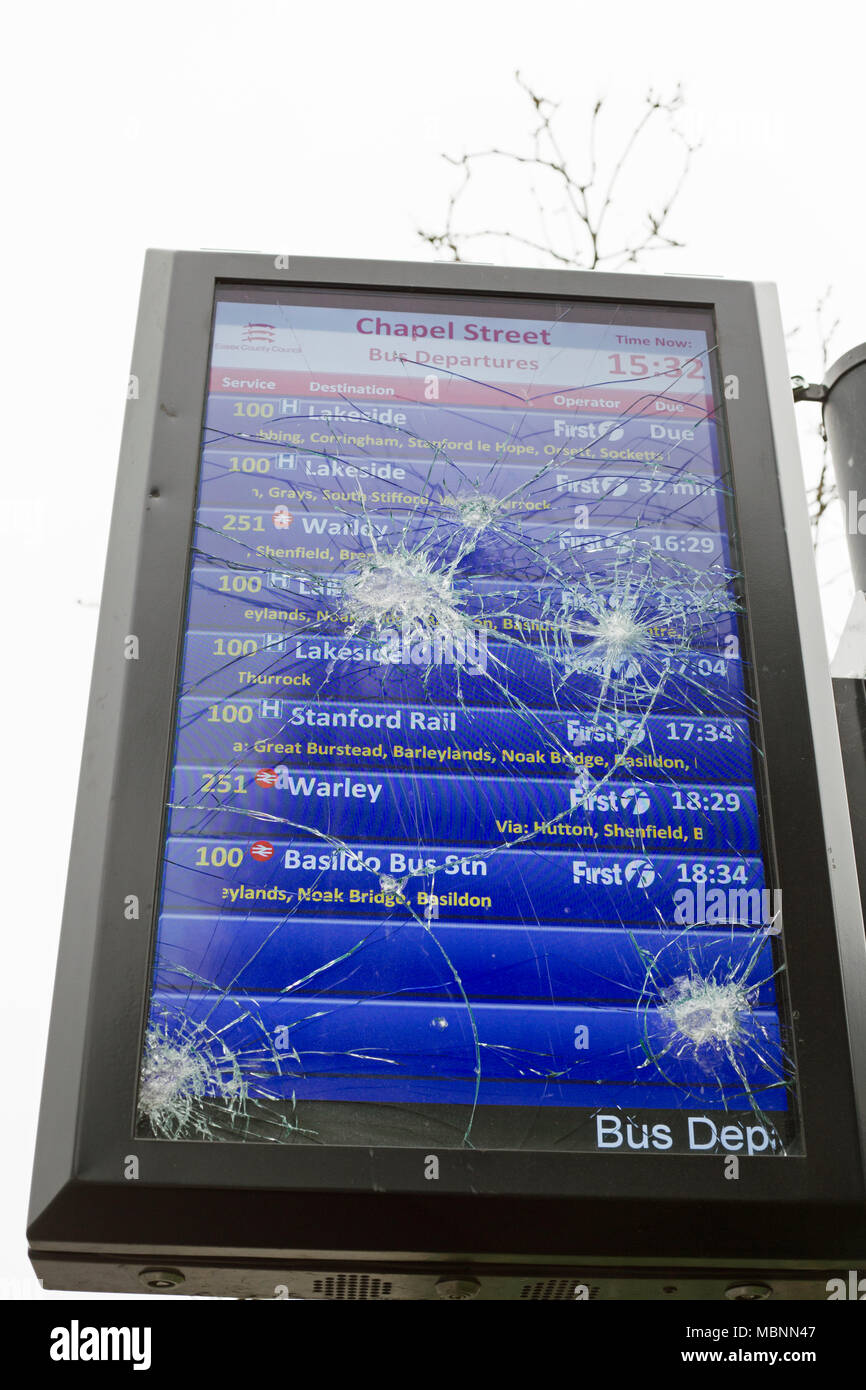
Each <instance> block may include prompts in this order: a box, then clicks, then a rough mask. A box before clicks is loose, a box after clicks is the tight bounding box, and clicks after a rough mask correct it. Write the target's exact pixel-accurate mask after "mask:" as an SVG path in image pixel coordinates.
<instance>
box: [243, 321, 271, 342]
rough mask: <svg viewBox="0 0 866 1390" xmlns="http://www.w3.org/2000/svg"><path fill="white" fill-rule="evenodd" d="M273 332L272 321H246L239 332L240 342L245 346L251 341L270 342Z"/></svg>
mask: <svg viewBox="0 0 866 1390" xmlns="http://www.w3.org/2000/svg"><path fill="white" fill-rule="evenodd" d="M275 332H276V329H275V328H274V325H273V324H272V323H248V324H247V326H246V328H245V329H244V331H243V333H242V334H241V342H242V343H243V344H244V345H245V346H247V345H248V344H252V343H272V342H273V341H274V333H275Z"/></svg>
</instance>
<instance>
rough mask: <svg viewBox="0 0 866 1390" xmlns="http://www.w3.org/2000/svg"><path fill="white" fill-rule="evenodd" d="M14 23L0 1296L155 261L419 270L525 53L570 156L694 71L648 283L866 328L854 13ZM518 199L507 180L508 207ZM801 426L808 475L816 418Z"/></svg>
mask: <svg viewBox="0 0 866 1390" xmlns="http://www.w3.org/2000/svg"><path fill="white" fill-rule="evenodd" d="M4 29H5V37H6V39H7V49H6V54H5V59H4V68H5V71H4V73H3V78H2V82H0V88H2V102H3V105H4V106H5V107H6V110H5V112H4V119H3V130H4V132H5V137H6V151H5V165H6V168H5V171H4V176H3V186H4V190H5V192H6V194H7V199H6V208H7V211H6V214H5V217H4V222H3V230H2V235H3V237H4V239H5V241H6V243H7V245H6V249H5V257H4V265H5V267H6V277H5V283H4V303H5V308H6V312H5V325H4V328H3V330H2V334H0V352H2V359H3V360H2V379H3V382H4V384H5V386H6V390H7V400H6V404H5V408H4V414H3V421H4V444H5V456H6V457H5V466H4V468H3V472H2V481H0V528H2V532H3V555H4V562H5V563H6V565H7V566H8V573H7V574H6V575H4V582H3V584H2V588H0V594H2V600H0V602H2V604H3V633H4V652H5V663H4V665H5V669H6V679H5V681H4V685H3V699H4V701H5V703H6V705H7V707H8V710H4V713H5V714H6V719H5V726H6V727H7V729H8V730H9V731H10V736H9V741H8V745H7V753H6V756H5V758H4V771H5V778H6V782H5V785H6V795H5V797H4V798H3V815H4V819H5V822H6V824H5V827H4V830H5V833H4V834H3V837H2V842H3V845H4V849H5V850H6V851H7V854H8V864H7V866H6V867H5V869H4V894H3V896H4V902H5V904H6V906H7V913H6V924H7V925H6V945H5V952H6V955H5V959H6V961H7V962H8V966H7V973H6V981H7V988H6V990H5V991H4V1008H3V1010H2V1026H3V1028H4V1031H5V1032H6V1033H7V1035H8V1036H7V1038H6V1039H5V1041H6V1051H5V1055H6V1057H7V1058H13V1059H14V1061H13V1062H12V1063H10V1064H9V1065H7V1068H6V1077H5V1084H6V1087H7V1091H6V1095H5V1097H4V1106H3V1111H4V1115H5V1116H6V1117H7V1122H8V1120H9V1119H10V1118H11V1117H14V1126H13V1133H12V1134H11V1135H10V1136H8V1137H6V1138H4V1163H5V1164H6V1170H5V1172H4V1174H3V1179H4V1180H3V1182H2V1183H0V1194H2V1213H0V1297H3V1296H6V1297H31V1296H33V1294H34V1292H36V1293H38V1290H37V1289H36V1286H35V1284H33V1283H32V1276H31V1275H30V1274H29V1266H28V1265H27V1262H26V1257H25V1243H24V1223H25V1210H26V1194H27V1187H28V1184H29V1169H30V1163H31V1158H32V1143H33V1131H34V1126H35V1116H36V1109H37V1104H38V1096H39V1087H40V1080H41V1069H42V1061H43V1052H44V1038H45V1031H46V1027H47V1017H48V1009H49V1004H50V991H51V980H52V976H53V968H54V957H55V953H56V944H57V933H58V929H59V922H60V914H61V906H62V895H63V887H64V881H65V874H66V860H67V854H68V847H69V837H70V833H71V822H72V810H73V805H74V797H75V790H76V783H77V776H78V760H79V757H80V750H81V738H82V732H83V725H84V714H85V707H86V699H87V690H88V685H89V679H90V662H91V657H92V646H93V639H94V635H95V627H96V617H97V604H98V601H99V594H100V587H101V581H102V567H103V562H104V552H105V544H106V535H107V525H108V517H109V511H110V505H111V498H112V491H113V486H114V473H115V468H116V460H117V450H118V445H119V440H120V429H121V421H122V414H123V409H124V404H125V388H126V378H127V374H128V365H129V355H130V348H131V343H132V336H133V329H134V325H135V314H136V304H137V297H138V289H139V280H140V273H141V263H142V257H143V253H144V249H145V248H146V247H147V246H165V247H185V248H198V247H224V248H232V249H238V250H244V249H250V250H262V251H268V252H272V253H278V252H282V253H290V254H310V255H321V254H327V255H335V256H339V255H346V256H361V257H363V256H369V257H382V258H391V257H393V258H398V259H406V260H411V259H416V260H417V259H428V258H429V255H428V252H427V251H426V249H425V247H424V246H423V245H422V243H421V242H420V241H419V239H418V237H417V233H416V229H417V227H418V226H424V227H432V228H433V229H436V227H438V226H439V225H441V222H442V215H443V211H444V203H445V199H446V197H447V194H448V192H449V191H450V189H451V188H452V187H453V184H454V176H453V171H451V170H449V169H448V167H447V165H446V164H445V163H444V162H443V161H442V160H441V159H440V158H439V155H440V152H441V151H443V150H446V151H448V152H450V153H452V154H460V153H462V152H463V150H464V149H466V148H467V147H469V148H472V147H474V148H481V147H484V146H487V145H489V144H491V143H496V144H499V145H512V146H514V145H516V144H517V143H518V142H520V141H525V139H526V132H527V130H528V123H527V106H526V101H525V98H523V97H522V96H521V94H520V92H519V91H518V89H517V87H516V85H515V83H514V80H513V77H512V73H513V70H514V69H515V68H516V67H519V68H520V69H521V70H522V72H523V73H524V75H525V77H526V78H527V80H528V81H529V82H530V83H532V84H533V85H534V86H535V87H536V89H538V90H539V91H541V92H542V93H544V94H546V95H549V96H551V97H554V98H556V99H558V100H561V101H562V103H563V117H564V121H563V127H562V129H563V130H564V131H566V132H567V131H568V130H569V129H570V131H571V132H572V133H571V136H569V135H568V134H566V135H565V142H566V146H567V151H568V152H570V151H571V150H574V152H575V157H576V159H577V161H578V165H579V162H580V154H581V152H582V150H583V149H584V144H583V138H584V136H585V132H586V124H587V114H588V112H589V110H590V109H591V106H592V104H593V102H594V101H595V99H596V97H597V96H606V98H607V99H608V102H609V122H610V123H609V125H608V126H607V127H606V130H607V132H608V136H607V138H608V139H609V140H610V144H609V145H607V144H605V145H603V146H602V152H604V150H605V149H609V148H613V147H614V146H615V145H616V144H617V143H618V142H620V141H621V140H622V139H623V138H624V137H625V135H626V134H627V132H628V130H629V129H630V122H632V120H633V118H634V115H635V113H636V112H637V111H638V110H639V106H640V101H641V99H642V97H643V95H644V93H645V91H646V89H647V88H648V87H649V86H650V85H652V86H653V87H654V88H656V89H657V90H659V91H661V92H662V93H666V92H670V91H671V90H672V89H673V87H674V86H675V85H676V83H677V82H682V83H683V84H684V88H685V94H686V100H687V109H686V113H685V117H684V120H685V124H686V126H687V128H688V131H689V133H690V134H691V135H692V136H693V137H697V136H700V137H702V139H703V148H702V150H701V152H700V154H699V155H698V157H697V159H696V163H695V167H694V172H693V174H692V175H691V177H690V180H689V182H688V183H687V185H686V188H685V191H684V193H683V195H682V198H681V201H680V202H679V204H678V205H677V211H676V214H675V216H674V219H673V221H672V223H671V231H672V232H673V233H674V234H675V235H676V236H677V237H678V238H679V239H681V240H683V241H684V242H686V243H687V249H685V250H682V251H677V252H676V253H670V254H667V255H665V256H662V257H658V258H655V259H653V260H652V261H650V262H647V264H646V268H647V269H657V270H672V271H679V272H681V273H689V272H693V273H696V274H700V273H708V274H718V275H724V276H730V277H736V278H743V279H767V280H774V281H776V282H777V283H778V285H779V288H780V293H781V298H782V307H783V314H784V317H785V321H786V325H787V326H788V327H789V328H794V327H795V326H797V325H801V330H800V333H799V334H798V335H797V336H796V337H795V338H794V339H793V340H792V349H791V369H792V371H798V372H802V373H803V374H805V375H808V376H812V377H815V376H819V375H820V346H819V337H818V335H817V334H816V332H815V330H814V306H815V303H816V301H817V299H818V298H819V296H820V295H821V294H822V293H823V292H824V290H825V289H826V287H827V286H828V285H832V286H833V299H832V311H831V315H830V317H831V318H832V317H834V316H838V317H839V318H840V320H841V323H840V327H839V329H838V331H837V334H836V336H835V338H834V339H833V343H832V346H831V359H832V358H834V357H836V356H838V355H839V354H840V353H841V352H842V351H844V350H845V349H847V348H849V347H851V346H853V345H854V344H856V343H858V342H861V341H862V340H863V339H864V338H866V280H864V276H863V273H862V266H861V254H862V252H861V248H862V242H863V226H864V222H866V218H864V210H866V193H864V181H863V178H862V154H861V146H862V134H861V132H862V102H863V98H862V92H863V74H862V65H863V58H862V55H863V53H864V51H866V33H864V30H866V22H864V19H863V17H862V15H858V13H857V11H856V9H855V7H854V6H851V5H844V4H841V3H838V0H825V3H824V4H823V5H821V6H820V8H818V9H816V8H815V6H814V5H807V4H802V3H799V4H797V3H794V4H791V3H786V4H782V3H778V0H777V2H776V3H772V4H768V3H764V4H760V5H758V4H755V3H754V2H752V3H749V4H743V3H737V2H735V3H728V4H726V5H723V6H714V7H708V6H706V5H701V4H696V3H694V0H690V3H688V4H684V3H680V0H676V3H665V4H664V5H646V4H644V3H635V0H620V3H619V4H617V5H615V6H611V5H608V6H598V7H596V11H595V12H592V11H591V10H590V8H589V7H588V6H586V5H580V6H576V5H574V4H573V3H570V2H569V0H566V2H565V3H549V2H548V0H534V3H533V4H532V6H531V7H527V6H525V5H523V6H514V5H509V4H507V3H506V0H500V3H498V4H489V3H467V0H461V3H460V4H455V3H452V0H437V3H435V4H432V5H412V4H408V3H406V0H403V3H396V4H392V3H377V2H376V0H372V3H368V4H358V3H344V2H343V0H341V2H340V3H331V4H320V5H318V6H311V7H306V6H303V7H302V6H298V5H293V4H290V3H282V4H280V3H266V2H265V0H246V2H245V3H244V4H243V5H239V4H237V3H231V4H227V3H224V0H207V3H201V0H194V2H193V3H183V4H178V3H177V0H174V3H165V0H149V3H148V4H146V5H141V6H123V5H117V4H107V3H94V2H93V0H91V3H87V2H86V0H85V2H84V3H80V4H77V5H75V6H70V5H66V4H48V5H43V6H41V7H38V8H37V7H35V6H34V7H25V6H15V7H14V10H13V11H12V12H11V13H10V14H8V15H7V16H6V18H5V20H4ZM670 158H671V153H670V148H669V147H668V146H666V145H664V144H662V145H660V146H659V147H658V148H657V149H656V150H655V151H654V155H653V157H651V158H648V159H647V160H646V161H645V162H643V163H642V165H641V166H640V167H639V168H637V169H635V170H634V172H633V177H632V179H631V182H630V183H629V185H628V186H629V188H631V189H632V190H633V197H632V199H631V208H632V209H633V212H634V216H635V219H636V220H637V219H639V218H640V217H642V216H643V214H644V212H645V210H646V208H647V206H648V205H649V204H650V203H651V202H653V201H654V198H655V195H656V193H657V190H658V186H659V184H658V180H659V175H660V173H661V174H662V175H664V176H665V183H666V182H667V179H668V178H669V174H670V169H671V163H670ZM510 187H511V185H510V184H509V183H508V181H507V179H506V177H505V176H504V174H502V175H500V176H499V182H498V183H497V182H496V180H495V179H494V182H493V184H492V185H491V187H490V198H491V202H492V205H493V206H495V207H496V208H497V209H500V210H501V209H504V208H507V203H508V198H509V194H510ZM628 212H629V209H628V208H626V209H624V213H625V214H628ZM798 414H799V418H800V421H801V426H802V429H803V432H804V439H805V444H806V446H807V452H808V455H809V459H810V460H813V459H814V456H815V455H814V430H815V426H816V425H817V420H818V412H817V408H816V407H814V406H800V407H798ZM839 535H840V528H839V523H838V519H837V518H832V519H831V524H830V525H829V526H828V528H827V538H826V540H825V542H824V544H823V546H822V547H821V551H820V555H819V566H820V573H821V577H822V583H823V585H824V589H825V607H826V612H827V620H828V629H829V633H830V640H831V642H832V643H833V645H835V641H834V639H835V637H836V636H837V635H838V632H839V630H840V628H841V625H842V623H843V621H844V616H845V612H846V611H847V601H848V596H849V581H848V577H847V564H846V559H845V554H844V547H843V545H842V543H841V541H840V540H839ZM9 909H11V910H9ZM10 952H11V959H10Z"/></svg>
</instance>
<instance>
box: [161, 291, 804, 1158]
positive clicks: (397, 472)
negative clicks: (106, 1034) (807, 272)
mask: <svg viewBox="0 0 866 1390" xmlns="http://www.w3.org/2000/svg"><path fill="white" fill-rule="evenodd" d="M713 333H714V330H713V321H712V316H711V315H710V314H708V313H705V312H703V311H694V310H682V309H675V308H664V307H659V306H642V305H640V304H630V305H620V306H611V305H607V304H601V303H593V302H589V301H570V302H568V303H556V302H554V301H528V300H522V299H517V298H500V299H488V300H481V299H478V298H475V297H473V298H471V299H469V298H466V297H459V296H451V297H449V298H445V297H442V296H436V297H432V296H430V295H426V296H425V295H424V294H422V293H417V294H415V295H411V296H409V295H406V294H397V293H392V292H385V291H382V292H376V293H373V292H360V291H358V292H355V291H351V292H349V291H343V292H337V291H325V290H322V291H309V290H307V291H300V290H290V289H286V290H274V289H270V290H265V289H258V288H256V289H253V288H249V287H246V288H245V287H242V286H237V287H225V288H223V289H222V290H221V291H220V292H219V294H218V296H217V304H216V308H215V318H214V331H213V344H212V359H211V378H210V388H209V394H208V399H207V405H206V413H205V422H204V428H203V435H202V461H201V469H200V481H199V495H198V506H197V514H196V526H195V532H194V536H193V541H192V547H191V557H190V579H189V592H188V611H187V623H186V631H185V640H184V648H183V663H182V673H181V680H180V688H179V694H178V704H177V717H176V731H175V748H174V760H173V770H172V777H171V791H170V796H169V804H168V806H167V808H166V840H165V858H164V865H163V876H162V887H161V897H160V907H159V918H158V930H157V937H156V946H155V958H154V974H153V990H152V997H151V1008H150V1016H149V1021H148V1026H147V1030H146V1037H145V1040H144V1050H143V1062H142V1071H141V1081H140V1088H139V1103H138V1110H139V1132H140V1133H141V1134H143V1135H149V1136H151V1137H155V1138H162V1139H202V1140H231V1141H243V1140H250V1141H254V1142H276V1143H285V1144H299V1143H302V1144H314V1145H315V1144H320V1145H326V1144H370V1145H391V1146H407V1147H411V1146H414V1145H425V1146H426V1145H431V1146H432V1145H436V1146H439V1147H475V1148H499V1149H528V1150H532V1149H537V1150H557V1149H559V1150H588V1151H600V1152H626V1151H630V1150H641V1149H644V1150H649V1151H656V1152H701V1153H712V1154H717V1155H718V1154H727V1153H737V1152H739V1153H742V1154H748V1155H752V1154H763V1155H766V1156H771V1155H780V1154H784V1153H791V1152H799V1151H801V1138H800V1130H799V1120H798V1110H797V1101H796V1089H795V1081H796V1068H795V1060H794V1056H793V1047H792V1042H791V1030H790V1026H789V1019H790V1004H789V1001H788V999H787V989H786V976H785V958H784V937H783V932H782V923H781V894H780V892H779V889H778V885H777V884H776V882H775V879H774V870H773V853H772V845H771V843H770V841H769V836H768V826H767V820H766V816H765V811H764V791H763V770H762V754H761V735H760V725H759V721H758V717H757V711H756V708H755V704H754V700H753V696H752V693H751V671H750V665H749V641H748V627H747V613H746V611H745V606H744V602H743V597H742V583H741V576H740V574H739V572H738V568H737V547H736V531H735V523H734V508H733V498H732V495H731V477H730V469H729V464H728V460H727V454H726V446H725V437H724V429H723V413H724V379H723V377H722V374H721V366H720V363H719V362H718V360H717V350H716V347H715V340H714V336H713Z"/></svg>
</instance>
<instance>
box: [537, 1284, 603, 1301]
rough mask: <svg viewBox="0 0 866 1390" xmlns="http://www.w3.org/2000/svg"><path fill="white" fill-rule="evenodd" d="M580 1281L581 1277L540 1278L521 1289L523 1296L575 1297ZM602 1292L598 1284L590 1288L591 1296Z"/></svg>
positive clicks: (545, 1297) (594, 1296)
mask: <svg viewBox="0 0 866 1390" xmlns="http://www.w3.org/2000/svg"><path fill="white" fill-rule="evenodd" d="M579 1283H580V1280H579V1279H539V1280H537V1281H536V1283H534V1284H524V1285H523V1288H522V1289H521V1290H520V1297H521V1298H543V1299H552V1298H574V1291H575V1289H576V1288H577V1286H578V1284H579ZM600 1292H601V1290H600V1288H599V1287H598V1285H592V1286H591V1287H590V1290H589V1296H590V1298H591V1299H592V1298H598V1295H599V1293H600Z"/></svg>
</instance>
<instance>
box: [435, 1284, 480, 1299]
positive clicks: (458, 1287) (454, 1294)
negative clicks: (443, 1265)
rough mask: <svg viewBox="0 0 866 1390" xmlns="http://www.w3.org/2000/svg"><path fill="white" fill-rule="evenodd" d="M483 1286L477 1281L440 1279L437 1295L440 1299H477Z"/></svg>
mask: <svg viewBox="0 0 866 1390" xmlns="http://www.w3.org/2000/svg"><path fill="white" fill-rule="evenodd" d="M480 1288H481V1285H480V1284H479V1282H478V1280H477V1279H440V1280H439V1282H438V1283H437V1285H436V1293H437V1294H438V1296H439V1297H440V1298H451V1299H467V1298H475V1297H476V1295H477V1294H478V1291H479V1289H480Z"/></svg>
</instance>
